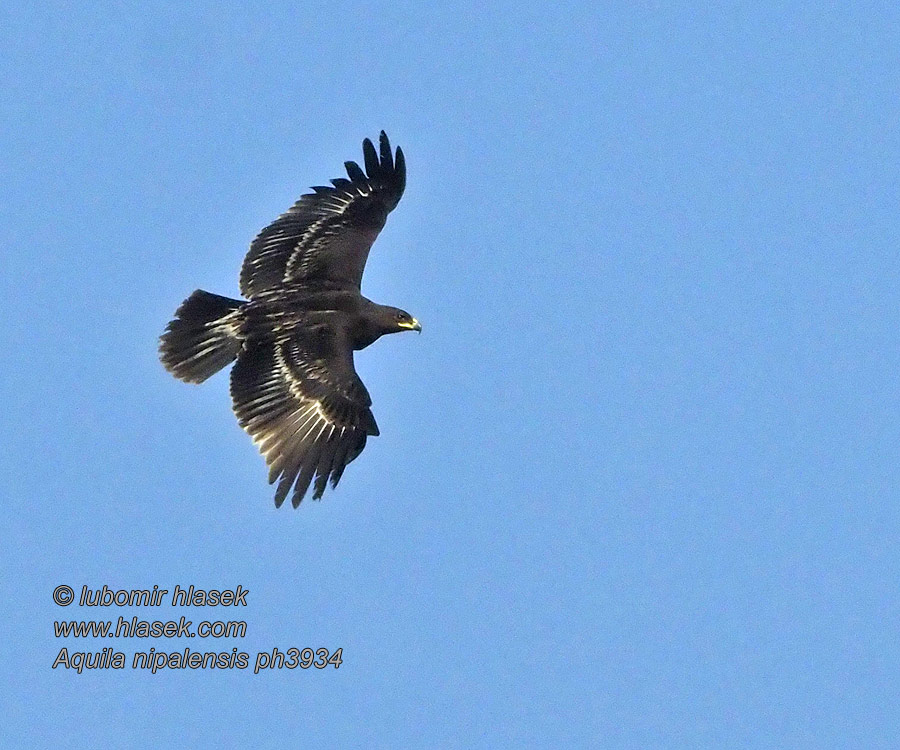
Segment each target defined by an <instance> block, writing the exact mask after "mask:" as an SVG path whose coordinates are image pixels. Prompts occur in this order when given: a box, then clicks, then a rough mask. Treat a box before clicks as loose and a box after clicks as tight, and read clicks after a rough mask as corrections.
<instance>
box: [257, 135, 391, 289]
mask: <svg viewBox="0 0 900 750" xmlns="http://www.w3.org/2000/svg"><path fill="white" fill-rule="evenodd" d="M379 152H380V155H379V153H376V151H375V147H374V146H373V145H372V141H370V140H369V139H368V138H366V140H364V141H363V156H364V157H365V165H366V171H365V172H363V170H362V169H360V167H359V165H358V164H357V163H356V162H353V161H348V162H345V164H344V166H345V167H346V169H347V175H348V176H349V178H350V179H346V178H343V177H341V178H338V179H335V180H332V181H331V183H332V185H333V187H314V188H313V190H314V191H315V192H313V193H309V194H307V195H304V196H303V197H302V198H300V200H298V201H297V202H296V203H295V204H294V205H293V206H292V207H291V208H290V209H289V210H288V211H287V213H284V214H282V215H281V216H279V217H278V218H277V219H276V220H275V221H274V222H272V223H271V224H269V226H267V227H266V228H265V229H263V230H262V231H261V232H260V233H259V234H258V235H257V237H256V239H255V240H253V242H252V243H251V245H250V252H248V253H247V257H246V258H244V265H243V266H242V268H241V294H243V295H244V296H245V297H247V298H248V299H253V298H254V297H257V296H259V295H261V294H264V293H265V292H267V291H271V290H273V289H279V288H281V287H282V286H284V285H286V284H291V283H298V282H303V281H328V282H333V283H335V284H339V285H342V286H353V287H355V288H356V289H359V287H360V282H361V280H362V274H363V269H364V268H365V265H366V259H367V258H368V257H369V248H371V247H372V243H373V242H375V238H376V237H377V236H378V233H379V232H380V231H381V228H382V227H383V226H384V222H385V220H386V219H387V215H388V214H389V213H390V212H391V211H393V210H394V207H395V206H396V205H397V203H398V202H399V201H400V197H401V196H402V195H403V189H404V188H405V187H406V160H405V159H404V157H403V152H402V151H401V150H400V148H397V155H396V159H395V158H394V157H393V156H392V154H391V144H390V142H389V141H388V138H387V136H386V135H385V134H384V131H381V140H380V143H379Z"/></svg>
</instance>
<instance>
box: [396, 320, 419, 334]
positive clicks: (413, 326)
mask: <svg viewBox="0 0 900 750" xmlns="http://www.w3.org/2000/svg"><path fill="white" fill-rule="evenodd" d="M397 325H399V326H400V327H401V328H408V329H409V330H410V331H418V332H419V333H422V324H421V323H420V322H419V321H418V320H416V319H415V318H413V319H412V320H411V321H409V322H408V323H406V322H403V323H398V324H397Z"/></svg>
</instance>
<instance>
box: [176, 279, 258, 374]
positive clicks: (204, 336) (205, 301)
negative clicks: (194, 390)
mask: <svg viewBox="0 0 900 750" xmlns="http://www.w3.org/2000/svg"><path fill="white" fill-rule="evenodd" d="M245 304H246V303H245V302H242V301H241V300H237V299H230V298H229V297H220V296H219V295H218V294H210V293H209V292H204V291H203V290H202V289H198V290H197V291H195V292H194V293H193V294H192V295H191V296H190V297H188V298H187V299H186V300H185V301H184V302H182V303H181V307H179V308H178V310H177V311H176V312H175V320H173V321H172V322H171V323H169V325H167V326H166V331H165V333H163V335H162V336H161V337H160V340H159V358H160V360H162V363H163V365H165V368H166V369H167V370H168V371H169V372H171V373H172V374H173V375H174V376H175V377H176V378H178V379H179V380H184V381H185V382H187V383H202V382H203V381H204V380H206V379H207V378H208V377H210V376H211V375H215V374H216V373H217V372H218V371H219V370H221V369H222V368H223V367H225V365H227V364H229V363H230V362H232V361H233V360H234V358H235V357H237V355H238V352H239V351H240V350H241V342H242V336H241V322H242V316H241V308H242V307H243V306H244V305H245Z"/></svg>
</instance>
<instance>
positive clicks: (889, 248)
mask: <svg viewBox="0 0 900 750" xmlns="http://www.w3.org/2000/svg"><path fill="white" fill-rule="evenodd" d="M708 5H709V4H704V3H695V4H683V3H682V4H677V5H676V4H669V3H634V2H621V3H589V2H558V3H546V2H531V1H530V0H525V1H524V2H515V3H510V2H501V3H493V4H486V3H483V2H477V3H476V2H458V1H454V2H451V3H445V4H433V3H422V2H409V1H408V0H399V1H398V0H394V1H393V2H390V3H387V2H369V3H361V2H348V1H345V0H329V1H328V2H324V1H319V0H312V1H308V0H303V1H301V2H275V3H259V4H256V5H255V6H253V7H249V4H244V3H231V2H224V3H223V2H184V3H163V2H141V3H136V2H133V3H104V2H97V3H73V2H69V3H64V2H45V3H25V2H21V1H19V2H15V1H14V2H12V3H5V4H4V6H3V8H2V10H0V46H2V60H0V62H2V65H3V69H4V71H5V75H4V81H3V84H2V86H0V150H2V158H0V193H2V200H0V242H2V253H0V286H2V290H0V291H2V299H3V302H2V309H3V322H2V324H0V345H2V351H3V354H4V365H3V367H2V369H0V390H2V394H0V395H2V402H3V404H4V407H3V411H2V422H0V423H2V427H3V435H4V439H3V448H2V451H0V495H2V502H3V507H4V511H5V512H4V513H3V515H2V520H0V532H2V538H3V540H4V545H3V546H4V551H3V555H2V561H3V562H2V564H3V579H2V580H3V591H2V602H3V620H2V631H0V632H2V641H3V646H2V649H0V663H2V670H3V683H2V692H3V706H4V709H3V713H4V720H3V722H2V724H3V726H2V728H0V744H2V745H3V747H11V748H12V747H58V748H88V747H128V748H131V747H135V748H144V747H191V748H206V747H259V748H269V747H272V748H275V747H278V748H283V747H301V748H305V747H319V748H351V747H359V748H463V747H466V748H501V747H511V748H523V747H528V748H531V747H534V748H563V747H567V748H568V747H572V748H595V747H604V748H657V747H658V748H681V747H684V748H707V747H708V748H751V747H752V748H801V747H802V748H806V747H809V748H851V747H866V748H882V747H883V748H896V747H898V746H900V721H898V716H900V682H898V673H900V645H898V644H900V625H898V623H900V596H898V590H900V589H898V587H900V553H898V551H897V549H898V544H897V543H898V538H900V512H898V499H900V493H898V482H897V476H898V473H897V472H898V469H897V466H898V461H897V456H898V449H900V427H898V425H900V419H898V415H900V389H898V373H900V353H898V352H900V333H898V331H900V307H898V299H900V289H898V286H900V284H898V279H900V276H898V274H900V253H898V240H900V236H898V235H900V231H898V230H900V218H898V217H900V214H898V210H900V183H898V178H897V171H898V161H900V129H898V124H897V123H898V120H900V86H898V78H897V71H898V69H900V11H898V9H897V6H896V5H892V4H888V3H883V4H877V3H875V4H870V3H859V2H852V3H851V2H846V3H828V4H818V3H796V2H792V3H770V2H752V3H751V2H742V3H729V4H727V5H728V7H727V8H724V7H723V8H720V9H718V10H711V9H710V8H709V7H708ZM382 128H384V129H385V130H386V131H387V132H388V134H389V135H390V136H391V138H392V140H393V141H394V142H395V143H396V144H399V145H401V146H402V147H403V149H404V151H405V152H406V156H407V161H408V167H409V179H408V187H407V191H406V194H405V196H404V198H403V200H402V202H401V203H400V205H399V207H398V208H397V210H396V211H395V212H394V213H393V214H392V215H391V217H390V219H389V221H388V224H387V226H386V228H385V230H384V231H383V232H382V234H381V236H380V238H379V239H378V241H377V243H376V245H375V247H374V249H373V252H372V255H371V258H370V261H369V266H368V269H367V272H366V276H365V279H364V282H363V292H364V293H365V294H366V295H367V296H369V297H371V298H373V299H375V300H376V301H379V302H382V303H386V304H393V305H397V306H400V307H403V308H405V309H407V310H409V311H411V312H412V313H413V314H414V315H415V316H416V317H417V318H418V319H419V320H420V321H422V323H423V326H424V332H423V334H422V335H421V336H414V335H398V336H392V337H387V338H385V339H383V340H382V341H379V342H378V343H377V344H376V345H374V346H372V347H371V348H370V349H368V350H366V351H364V352H361V353H360V354H358V355H357V357H356V360H357V369H358V370H359V372H360V374H361V376H362V378H363V380H364V381H365V383H366V385H367V386H368V389H369V391H370V392H371V394H372V398H373V400H374V411H375V415H376V418H377V420H378V423H379V425H380V427H381V433H382V434H381V436H380V437H378V438H377V439H373V440H371V441H370V443H369V445H368V447H367V448H366V450H365V452H364V453H363V455H362V456H361V457H360V459H359V460H358V461H356V462H355V463H353V464H352V465H351V466H350V467H349V468H348V469H347V472H346V474H345V475H344V478H343V480H342V483H341V486H340V487H339V488H338V490H337V491H336V492H333V493H332V492H329V493H328V494H326V496H325V498H324V499H323V500H322V501H321V502H312V501H307V502H305V503H304V504H303V505H302V506H301V507H300V509H299V510H297V511H293V510H292V509H291V508H290V507H284V508H282V509H281V510H277V511H276V510H275V508H274V507H273V503H272V495H273V491H272V488H271V487H269V486H268V485H267V484H266V481H265V480H266V470H265V466H264V462H263V459H262V458H261V457H260V456H259V455H258V453H257V451H256V449H255V448H254V447H253V445H252V443H251V441H250V439H249V438H248V437H247V436H246V435H245V434H244V433H243V432H242V431H241V430H240V429H239V427H238V426H237V423H236V421H235V419H234V417H233V415H232V413H231V410H230V402H229V397H228V378H227V375H224V374H222V375H218V376H216V377H215V378H213V379H212V380H210V381H209V382H207V383H205V384H204V385H202V386H188V385H185V384H182V383H179V382H177V381H175V380H174V379H173V378H172V377H171V376H169V375H168V374H167V373H166V372H165V371H164V370H163V368H162V367H161V366H160V364H159V362H158V361H157V356H156V340H157V336H158V335H159V334H160V333H161V331H162V329H163V327H164V326H165V324H166V322H167V321H168V320H169V318H170V317H171V315H172V313H173V311H174V310H175V308H176V307H177V305H178V304H179V303H180V302H181V300H182V299H183V298H184V297H185V296H187V294H188V293H190V292H191V291H192V290H193V289H195V288H197V287H202V288H204V289H207V290H210V291H213V292H217V293H220V294H227V295H237V293H238V288H237V279H238V272H239V268H240V263H241V260H242V258H243V255H244V253H245V251H246V249H247V246H248V244H249V242H250V240H251V239H252V238H253V236H254V235H255V233H256V232H257V231H258V230H259V229H260V228H261V227H262V226H264V225H265V224H266V223H268V222H269V221H270V220H272V219H273V218H274V217H275V216H277V215H278V214H279V213H280V212H282V211H283V210H285V209H286V208H287V207H288V206H289V205H290V204H291V203H292V202H293V201H294V200H295V199H296V198H297V197H298V196H299V195H300V194H301V193H302V192H304V191H305V190H306V189H307V187H308V186H310V185H313V184H321V183H322V182H324V181H326V180H327V179H329V178H331V177H337V176H339V175H340V174H341V171H342V167H341V165H342V162H343V161H344V160H345V159H359V158H360V157H361V149H360V143H361V141H362V139H363V138H364V137H366V136H369V137H376V136H377V134H378V131H379V130H381V129H382ZM60 584H68V585H71V586H72V587H73V588H74V589H75V590H76V592H78V591H80V589H81V586H84V585H87V586H89V587H91V588H99V587H101V586H103V585H107V586H109V587H111V588H113V589H137V588H145V587H152V586H153V585H159V586H160V587H162V588H165V589H169V590H173V589H174V587H175V585H180V586H183V587H186V586H188V585H191V584H193V585H194V586H197V587H201V588H205V589H225V588H234V587H237V586H238V585H240V586H242V587H244V588H245V589H248V590H249V592H250V593H249V596H248V600H247V606H246V607H243V608H230V609H227V610H226V609H222V608H216V609H214V608H205V609H195V610H189V609H187V608H178V607H172V606H170V604H168V603H166V604H165V605H164V606H160V607H156V608H152V607H146V608H139V607H130V608H129V607H125V608H121V609H120V608H116V607H112V608H109V609H99V608H88V607H80V606H78V605H77V603H76V604H75V605H72V606H69V607H67V608H62V607H59V606H57V605H55V604H54V603H53V600H52V597H51V593H52V592H53V590H54V588H55V587H56V586H58V585H60ZM120 615H125V616H126V617H127V618H128V619H130V618H131V617H134V616H137V617H138V618H139V619H148V620H157V619H158V620H172V619H174V620H178V618H179V617H181V616H186V617H187V619H189V620H192V621H193V622H194V623H195V624H196V623H197V622H199V621H200V620H204V619H209V620H218V619H222V620H242V621H246V623H247V634H246V636H245V637H244V638H230V639H218V640H217V639H201V638H193V639H184V638H182V639H177V638H175V639H165V638H160V639H154V640H147V639H143V640H141V639H125V638H119V639H79V638H74V637H69V638H56V637H54V631H53V623H54V621H55V620H57V619H61V618H63V619H100V620H104V619H112V620H116V619H117V618H118V617H119V616H120ZM62 647H66V648H67V649H68V650H69V651H71V652H76V651H85V650H87V651H97V650H99V649H102V648H104V647H110V648H114V649H115V650H119V651H122V652H124V653H125V654H126V655H127V656H128V658H129V661H130V658H131V655H132V654H133V653H134V652H136V651H142V650H143V651H146V650H148V649H149V648H150V647H153V648H155V649H156V650H157V651H167V652H171V651H177V652H182V651H183V650H184V649H185V648H190V649H192V650H194V651H200V652H207V651H222V652H228V653H231V650H232V649H233V648H237V649H238V650H239V651H244V652H247V653H249V654H250V657H251V664H250V667H249V668H248V669H245V670H241V669H231V670H228V669H218V670H211V669H206V670H203V669H199V670H191V669H183V670H170V669H164V670H161V671H159V672H157V673H156V674H151V673H148V672H147V671H139V670H138V671H135V670H132V669H131V668H130V664H129V668H126V669H124V670H121V671H115V670H94V671H87V670H86V671H84V672H83V673H82V674H77V673H76V672H75V671H73V670H66V669H65V668H63V667H59V668H57V669H55V670H54V669H51V665H52V663H53V661H54V659H55V658H56V656H57V654H58V652H59V651H60V649H61V648H62ZM276 647H277V648H279V649H280V650H282V651H286V650H287V649H289V648H291V647H297V648H303V647H314V648H316V647H327V648H329V649H332V650H334V649H336V648H342V649H343V652H342V653H343V663H342V665H341V666H340V668H339V669H338V670H336V671H335V670H334V669H333V668H332V669H328V670H322V671H320V670H316V669H310V670H302V669H299V668H298V669H295V670H288V669H282V670H268V671H265V672H263V673H260V674H256V675H254V674H253V660H255V658H256V654H257V653H258V652H260V651H271V649H272V648H276Z"/></svg>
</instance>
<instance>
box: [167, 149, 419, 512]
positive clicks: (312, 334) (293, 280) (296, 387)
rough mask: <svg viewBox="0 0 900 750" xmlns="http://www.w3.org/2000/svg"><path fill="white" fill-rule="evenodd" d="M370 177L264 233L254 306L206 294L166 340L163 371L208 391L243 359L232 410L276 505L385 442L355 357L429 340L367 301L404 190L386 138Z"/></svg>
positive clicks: (358, 176)
mask: <svg viewBox="0 0 900 750" xmlns="http://www.w3.org/2000/svg"><path fill="white" fill-rule="evenodd" d="M363 156H364V162H365V171H363V169H361V168H360V166H359V165H358V164H357V163H356V162H352V161H348V162H345V164H344V166H345V168H346V170H347V176H348V177H349V179H347V178H344V177H340V178H337V179H334V180H331V183H332V184H331V186H327V187H314V188H312V190H313V192H312V193H308V194H306V195H303V196H302V197H301V198H300V199H299V200H298V201H297V202H296V203H295V204H294V205H293V206H292V207H291V208H290V209H289V210H288V211H287V212H286V213H284V214H282V215H281V216H279V217H278V218H277V219H276V220H275V221H273V222H272V223H271V224H269V226H267V227H266V228H265V229H263V230H262V231H261V232H260V233H259V234H258V235H257V237H256V239H255V240H253V242H252V243H251V245H250V251H249V252H248V253H247V256H246V257H245V258H244V263H243V266H242V268H241V277H240V290H241V294H242V295H243V296H244V297H246V298H247V300H246V301H245V300H237V299H231V298H229V297H221V296H219V295H217V294H211V293H209V292H205V291H203V290H202V289H198V290H197V291H195V292H194V293H193V294H191V296H190V297H188V298H187V299H186V300H185V301H184V302H183V303H182V304H181V307H179V308H178V310H177V311H176V313H175V319H174V320H173V321H172V322H170V323H169V325H168V326H167V327H166V330H165V333H163V335H162V337H161V338H160V346H159V354H160V359H161V360H162V363H163V365H164V366H165V368H166V369H167V370H168V371H169V372H170V373H172V374H173V375H174V376H175V377H176V378H179V379H180V380H183V381H185V382H188V383H201V382H203V381H204V380H206V379H207V378H208V377H210V376H211V375H213V374H215V373H216V372H218V371H219V370H220V369H222V368H223V367H225V366H226V365H228V364H230V363H231V362H232V361H234V360H235V359H236V360H237V362H236V364H235V365H234V368H233V369H232V370H231V400H232V404H233V408H234V413H235V415H236V416H237V419H238V422H239V423H240V425H241V427H243V428H244V429H245V430H246V431H247V432H248V433H249V434H250V436H251V437H252V438H253V441H254V442H255V443H256V444H257V445H258V446H259V449H260V452H261V453H262V454H263V455H264V456H265V459H266V463H267V464H268V466H269V483H270V484H273V483H275V482H276V481H277V482H278V487H277V489H276V491H275V506H276V507H281V505H282V503H283V502H284V500H285V498H286V497H287V496H288V493H290V492H291V489H292V488H293V494H292V497H291V501H292V504H293V506H294V507H295V508H296V507H297V506H298V505H299V504H300V501H301V500H302V499H303V496H304V495H305V494H306V492H307V490H308V488H309V486H310V484H311V483H312V484H313V498H314V499H319V498H320V497H321V496H322V493H323V492H324V491H325V487H326V485H327V483H328V481H329V480H331V486H332V487H336V486H337V483H338V481H339V480H340V478H341V475H342V474H343V472H344V469H345V468H346V466H347V464H349V463H350V462H351V461H352V460H353V459H355V458H356V457H357V456H358V455H359V454H360V453H361V452H362V449H363V448H364V447H365V445H366V438H367V437H368V436H369V435H377V434H378V426H377V425H376V424H375V417H374V416H373V415H372V410H371V405H372V399H371V398H370V397H369V393H368V391H367V390H366V387H365V386H364V385H363V383H362V381H361V380H360V378H359V376H358V375H357V374H356V370H355V369H354V366H353V352H354V351H357V350H359V349H364V348H365V347H367V346H369V344H371V343H373V342H374V341H376V340H377V339H378V338H379V337H381V336H383V335H385V334H387V333H398V332H400V331H421V330H422V327H421V326H420V325H419V322H418V321H417V320H416V319H415V318H414V317H412V316H411V315H410V314H409V313H407V312H405V311H404V310H401V309H399V308H396V307H388V306H386V305H379V304H376V303H374V302H372V301H371V300H368V299H366V298H365V297H363V296H362V294H361V292H360V282H361V280H362V275H363V269H364V268H365V265H366V258H367V257H368V255H369V248H371V246H372V243H373V242H374V241H375V238H376V237H377V236H378V233H379V232H380V231H381V228H382V227H383V226H384V223H385V220H386V219H387V215H388V214H389V213H390V212H391V211H392V210H393V209H394V207H395V206H396V205H397V203H398V201H399V200H400V197H401V196H402V195H403V189H404V187H405V186H406V161H405V159H404V157H403V152H402V151H401V150H400V149H399V148H398V149H397V151H396V154H393V153H392V152H391V145H390V142H389V141H388V138H387V136H386V135H385V134H384V131H382V132H381V138H380V143H379V149H378V151H376V149H375V146H373V145H372V142H371V141H370V140H369V139H368V138H366V139H365V140H364V141H363Z"/></svg>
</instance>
